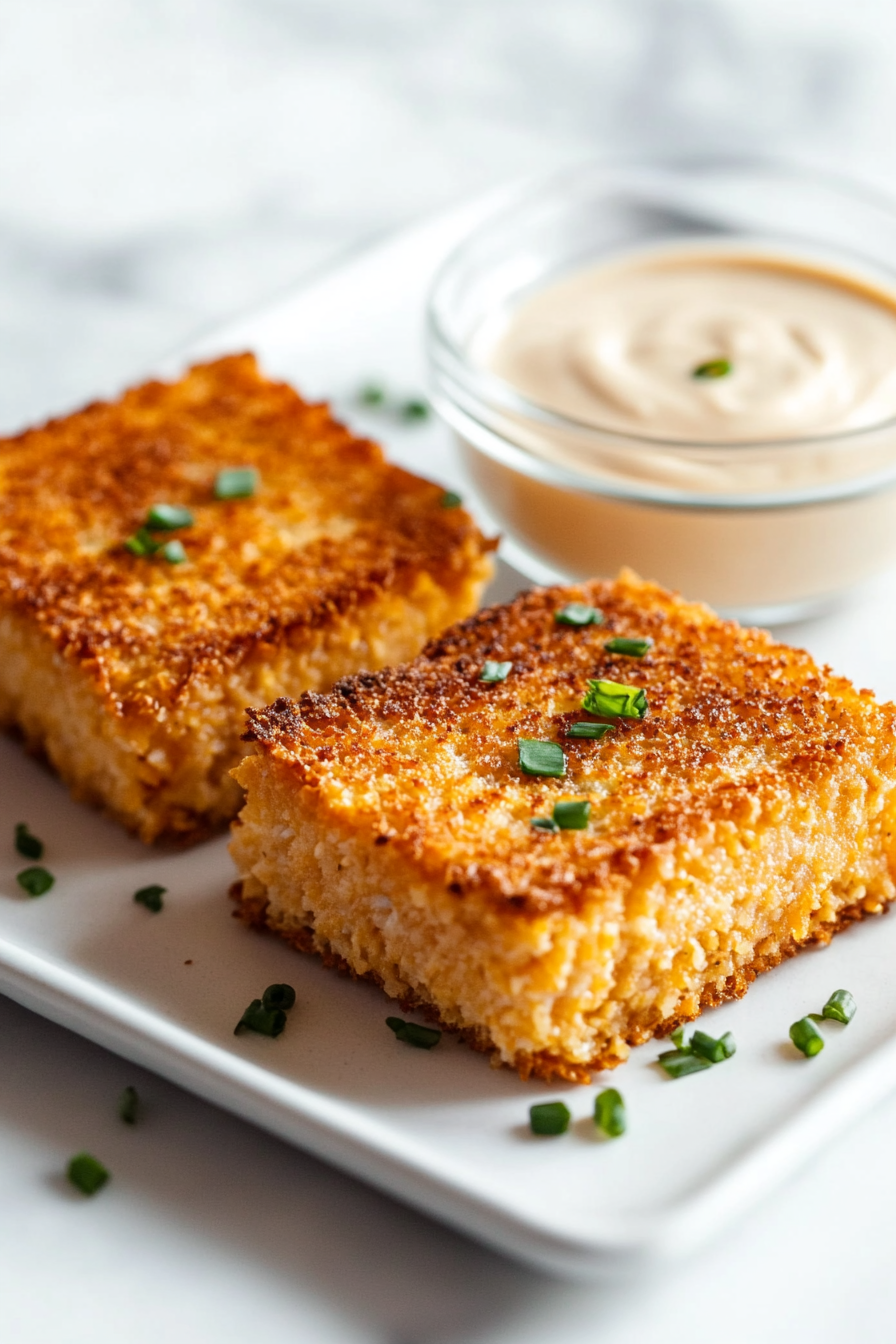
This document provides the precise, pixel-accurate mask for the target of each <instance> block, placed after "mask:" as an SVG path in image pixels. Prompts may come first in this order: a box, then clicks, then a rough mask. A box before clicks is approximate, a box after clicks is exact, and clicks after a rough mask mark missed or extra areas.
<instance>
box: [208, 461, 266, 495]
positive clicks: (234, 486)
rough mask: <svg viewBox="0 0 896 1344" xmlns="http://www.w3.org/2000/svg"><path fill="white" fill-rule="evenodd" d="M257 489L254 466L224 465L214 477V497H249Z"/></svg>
mask: <svg viewBox="0 0 896 1344" xmlns="http://www.w3.org/2000/svg"><path fill="white" fill-rule="evenodd" d="M257 489H258V472H257V471H256V470H255V468H254V467H224V468H223V470H221V471H219V472H218V474H217V476H216V477H215V484H214V496H215V499H250V498H251V496H252V495H254V494H255V491H256V490H257Z"/></svg>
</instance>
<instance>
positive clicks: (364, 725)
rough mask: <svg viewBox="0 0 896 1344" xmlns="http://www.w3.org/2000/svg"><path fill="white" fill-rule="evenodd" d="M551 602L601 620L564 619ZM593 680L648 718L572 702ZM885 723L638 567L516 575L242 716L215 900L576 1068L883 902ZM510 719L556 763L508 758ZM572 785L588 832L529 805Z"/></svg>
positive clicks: (892, 823)
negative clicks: (228, 854) (354, 665)
mask: <svg viewBox="0 0 896 1344" xmlns="http://www.w3.org/2000/svg"><path fill="white" fill-rule="evenodd" d="M570 602H578V603H584V604H586V605H590V606H593V607H595V608H597V609H599V610H600V612H601V613H602V615H603V623H602V624H596V623H593V624H589V625H586V626H570V625H565V624H562V623H560V622H558V620H557V619H556V618H557V613H558V611H559V610H560V609H561V608H563V607H564V606H565V605H566V604H568V603H570ZM618 639H623V640H626V639H628V640H641V641H643V640H646V641H649V643H648V647H647V650H646V652H645V653H644V654H643V656H641V657H633V656H631V655H630V654H627V653H625V652H621V651H620V649H622V650H624V649H626V648H629V647H631V646H627V645H625V644H623V645H619V644H616V643H615V641H616V640H618ZM608 646H609V647H608ZM638 647H643V646H638ZM486 661H493V662H501V663H510V664H511V668H510V671H509V672H508V674H507V676H506V679H505V680H503V681H501V682H498V683H489V682H484V681H482V680H481V672H482V669H483V665H484V663H485V662H486ZM596 680H603V681H609V682H612V683H615V684H616V685H618V686H624V687H629V688H631V689H632V690H636V691H637V690H642V691H643V692H644V694H645V696H646V700H647V710H646V713H645V714H644V716H643V717H638V715H637V714H633V715H632V717H618V716H616V717H614V716H613V715H612V714H606V713H604V714H603V715H601V713H600V712H598V711H596V712H595V713H589V712H588V711H586V710H584V709H583V707H582V706H583V701H584V700H585V697H586V693H587V692H588V689H589V685H590V683H591V682H593V681H596ZM592 703H593V702H592ZM601 721H603V722H607V723H609V724H610V725H611V727H610V730H609V731H608V732H607V733H606V735H604V736H603V737H601V738H600V740H597V739H596V738H587V737H577V736H570V735H569V730H570V728H571V727H572V725H573V724H575V723H579V722H590V723H599V722H601ZM894 729H896V709H894V707H893V706H892V705H882V704H878V703H877V702H876V701H875V699H874V697H873V695H872V694H871V692H869V691H859V690H856V689H855V688H854V687H853V686H852V685H851V684H850V683H849V682H848V681H847V680H845V679H844V678H841V677H837V676H834V675H833V674H832V673H831V672H830V670H829V669H827V668H819V667H818V666H817V665H816V664H815V663H814V662H813V660H812V658H811V657H810V656H809V655H808V654H807V653H804V652H802V651H801V650H798V649H792V648H789V647H786V646H785V645H782V644H779V643H777V642H775V640H773V639H772V637H771V636H770V635H768V634H767V633H765V632H763V631H760V630H751V629H745V628H742V627H741V626H739V625H737V624H735V623H733V622H730V621H725V620H722V619H721V618H719V617H718V616H716V615H715V614H714V613H713V612H712V611H710V610H709V609H708V608H707V607H704V606H701V605H699V604H695V603H688V602H684V601H682V600H681V599H680V598H679V597H677V596H676V595H674V594H671V593H668V592H666V591H664V590H662V589H661V588H659V587H657V586H655V585H653V584H650V583H645V582H642V581H641V580H639V579H638V578H637V577H636V576H635V575H633V574H631V573H625V572H624V573H623V574H622V575H620V577H619V578H618V579H617V580H616V581H614V582H611V581H595V582H590V583H585V584H582V585H579V586H576V587H568V588H552V589H543V590H537V591H533V592H530V593H527V594H524V595H522V596H521V597H519V598H517V599H516V601H514V602H512V603H510V604H508V605H505V606H500V607H493V608H491V609H488V610H485V611H481V612H479V613H478V614H477V615H475V616H472V617H471V618H470V619H468V620H466V621H464V622H462V623H461V624H458V625H455V626H454V627H453V628H452V629H450V630H448V631H446V632H445V633H444V634H443V635H441V636H440V637H439V638H437V639H436V640H434V641H433V642H431V643H430V644H429V645H428V646H427V647H426V649H425V650H424V651H423V653H422V654H421V655H420V656H419V657H418V658H416V659H414V660H413V661H411V662H409V663H407V664H405V665H404V666H402V667H397V668H392V669H388V670H385V671H380V672H376V673H371V674H362V675H358V676H354V677H350V678H347V679H345V680H343V681H340V682H339V683H337V685H336V686H335V687H334V688H333V690H332V691H331V692H329V693H328V694H324V695H320V694H309V695H305V696H303V697H301V698H300V699H299V700H298V701H295V700H290V699H279V700H277V701H275V702H273V703H272V704H271V705H270V706H269V707H267V708H265V709H260V710H253V711H252V712H250V714H249V728H248V733H247V738H248V740H249V742H250V743H251V749H252V754H251V755H249V756H247V758H246V759H245V760H244V761H243V763H242V765H241V766H240V767H239V768H238V770H237V771H236V772H235V774H236V777H237V779H238V780H239V782H240V784H241V785H242V787H243V788H244V789H245V790H246V802H245V806H244V808H243V810H242V812H241V814H240V816H239V819H238V822H237V824H236V825H235V827H234V833H233V840H232V845H231V849H232V853H233V856H234V859H235V860H236V864H237V867H238V869H239V872H240V875H241V880H240V883H239V884H238V888H237V890H236V897H237V900H238V902H239V904H240V909H241V911H242V913H243V915H244V917H245V918H246V919H247V920H248V921H249V922H254V923H256V924H259V923H261V924H264V925H266V926H267V927H269V928H271V929H273V930H274V931H275V932H277V933H279V934H280V935H281V936H283V937H285V938H287V939H288V940H290V941H291V942H292V943H293V944H294V945H296V946H297V947H300V948H302V949H304V950H311V951H315V952H317V953H318V954H319V955H321V956H323V957H324V958H325V960H327V961H328V962H329V963H331V964H334V965H336V966H339V967H341V968H342V969H345V970H348V971H350V972H351V973H352V974H354V975H359V976H368V977H370V978H372V979H374V980H375V981H377V982H378V983H379V984H381V985H382V987H383V988H384V990H385V991H386V993H387V994H389V995H391V996H392V997H394V998H396V999H399V1000H401V1001H403V1002H406V1003H411V1004H416V1005H417V1006H418V1007H421V1008H423V1009H424V1010H425V1011H428V1012H429V1013H430V1014H431V1015H433V1016H434V1017H436V1018H437V1019H438V1020H440V1021H441V1022H442V1023H443V1024H444V1025H445V1026H447V1027H451V1028H454V1029H456V1030H459V1031H461V1032H463V1033H465V1034H466V1035H467V1036H468V1038H469V1039H471V1040H472V1041H473V1043H474V1044H476V1045H477V1046H478V1047H479V1048H484V1049H488V1050H490V1051H491V1052H492V1053H493V1055H494V1057H495V1059H497V1060H498V1061H499V1062H502V1063H505V1064H509V1065H511V1066H513V1067H515V1068H517V1069H518V1070H519V1072H520V1074H521V1075H522V1076H524V1077H527V1076H536V1077H542V1078H545V1077H560V1078H566V1079H570V1080H573V1081H579V1082H581V1081H586V1080H587V1079H588V1078H589V1077H590V1075H591V1073H592V1071H594V1070H597V1069H604V1068H611V1067H613V1066H614V1065H616V1064H618V1063H619V1062H620V1061H622V1060H624V1059H625V1058H626V1056H627V1054H628V1052H629V1049H630V1047H631V1046H632V1045H636V1044H640V1043H641V1042H643V1041H646V1040H648V1039H649V1038H650V1037H651V1036H654V1035H665V1034H667V1033H668V1032H669V1031H671V1030H672V1029H673V1028H674V1027H675V1026H677V1025H679V1024H680V1023H682V1022H684V1021H687V1020H690V1019H693V1018H694V1017H696V1016H697V1015H698V1014H699V1013H700V1012H701V1011H702V1010H703V1009H705V1008H708V1007H712V1006H714V1005H716V1004H719V1003H721V1002H723V1001H724V1000H726V999H729V998H734V997H738V996H740V995H741V994H743V993H744V992H745V991H746V989H747V988H748V986H749V984H750V983H751V982H752V980H753V979H755V977H756V975H757V974H759V973H760V972H761V971H764V970H767V969H768V968H770V967H772V966H774V965H776V964H777V963H778V962H780V961H781V960H783V959H784V958H786V957H789V956H791V955H793V954H794V953H796V952H798V951H799V950H800V949H801V948H803V947H806V946H807V945H809V944H810V943H818V942H826V941H828V940H829V939H830V938H831V937H832V936H833V934H834V933H835V932H837V931H838V930H839V929H841V928H844V927H846V926H847V925H848V924H849V923H850V922H851V921H852V920H853V919H856V918H860V917H862V916H863V915H866V914H872V913H874V914H876V913H879V912H880V911H882V910H883V909H884V908H885V907H886V906H887V905H888V903H889V902H890V901H891V900H892V899H893V897H894V894H896V887H894V879H896V731H894ZM520 739H530V740H535V741H541V742H550V743H554V744H557V745H559V746H560V748H561V749H562V753H563V763H564V773H563V775H562V776H561V777H546V776H538V775H532V774H528V773H525V772H524V771H523V770H522V769H521V768H520V757H519V741H520ZM571 801H581V802H585V801H587V803H588V804H589V805H590V814H589V816H588V819H587V824H586V825H585V826H584V828H583V829H558V830H552V829H550V828H548V829H541V828H537V827H533V825H532V822H533V820H534V819H535V818H546V819H551V818H552V817H553V816H554V808H555V806H556V804H558V803H563V802H571ZM561 814H562V809H561Z"/></svg>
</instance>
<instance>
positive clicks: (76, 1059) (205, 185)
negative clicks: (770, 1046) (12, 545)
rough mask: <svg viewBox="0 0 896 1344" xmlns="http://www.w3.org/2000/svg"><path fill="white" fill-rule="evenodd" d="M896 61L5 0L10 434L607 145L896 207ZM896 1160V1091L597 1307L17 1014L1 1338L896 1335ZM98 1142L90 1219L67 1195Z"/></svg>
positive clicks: (797, 16)
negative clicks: (789, 174)
mask: <svg viewBox="0 0 896 1344" xmlns="http://www.w3.org/2000/svg"><path fill="white" fill-rule="evenodd" d="M894 64H896V5H894V4H893V0H851V2H850V3H849V4H844V3H843V0H814V2H813V3H812V4H811V5H810V4H808V3H804V0H789V3H788V2H787V0H783V2H782V0H550V2H549V3H545V2H544V0H537V2H536V0H451V2H450V3H449V2H448V0H78V3H73V0H0V430H13V429H16V428H19V427H21V426H22V425H24V424H26V423H27V422H29V421H30V420H32V419H36V418H40V417H44V416H46V415H47V414H50V413H53V412H58V411H63V410H66V409H69V408H70V407H71V406H73V405H74V404H77V403H78V402H83V401H84V400H87V399H89V398H90V397H92V396H95V395H97V394H102V393H107V392H112V391H114V390H115V389H116V388H118V387H120V386H121V385H122V384H123V383H124V382H126V381H127V380H129V379H131V378H132V377H134V376H136V375H139V374H140V373H141V372H142V370H143V369H144V368H145V367H147V366H148V365H149V364H150V363H152V362H154V361H155V360H156V359H157V358H158V356H160V355H161V354H163V353H165V351H167V350H168V349H170V348H172V347H175V346H177V345H180V344H182V343H183V342H184V341H185V340H186V339H188V338H189V337H190V336H191V335H193V334H194V333H196V332H197V331H199V330H201V329H202V328H204V327H208V326H209V325H210V324H213V323H214V322H216V321H217V320H220V319H222V318H226V317H229V316H231V315H233V314H234V313H235V312H237V311H239V310H241V309H245V308H247V307H250V306H252V305H255V304H258V303H259V302H261V301H263V300H264V299H266V298H267V297H269V296H272V295H274V294H276V293H277V292H278V291H280V290H282V289H283V288H284V287H285V286H287V285H289V284H292V283H294V282H296V281H297V280H300V279H301V278H302V277H303V276H307V275H310V274H311V273H313V271H314V270H315V268H316V267H318V266H319V265H321V264H322V263H323V262H324V261H326V260H328V259H330V258H334V257H336V256H338V254H339V253H340V252H341V251H344V250H345V249H347V248H349V247H352V246H355V245H357V244H359V243H361V242H363V240H365V239H367V238H374V237H377V236H381V235H382V234H383V233H385V232H387V231H389V230H390V229H392V228H395V227H397V226H399V225H401V224H403V223H406V222H408V221H410V220H412V219H415V218H418V217H421V216H423V215H424V214H426V213H427V212H430V211H433V210H437V209H439V208H441V207H443V206H447V205H450V204H453V203H455V202H456V201H458V200H460V199H462V198H464V197H466V196H469V195H471V194H473V193H475V192H477V191H479V190H482V189H484V188H488V187H491V186H494V185H497V184H498V183H500V182H502V181H504V180H507V179H509V178H512V177H514V176H517V175H519V174H521V173H526V172H530V171H535V170H542V169H546V168H550V167H552V166H557V165H560V164H563V163H566V162H569V161H572V160H575V159H576V158H580V157H582V156H583V155H587V154H593V153H599V152H604V151H608V150H612V151H615V152H618V151H620V150H638V149H642V150H650V149H657V148H662V149H669V148H674V149H677V150H701V149H722V150H724V149H757V150H774V151H777V152H780V153H786V154H788V155H790V156H792V157H793V156H795V157H798V158H799V159H801V160H803V161H804V162H807V163H815V164H824V165H828V166H832V167H835V168H839V169H843V170H847V171H849V172H851V173H853V174H858V175H861V176H864V177H865V178H867V179H869V180H871V181H875V182H877V183H878V184H880V185H883V186H888V187H890V188H896V79H894V76H893V70H894ZM892 917H893V916H891V918H892ZM126 1083H135V1084H136V1085H137V1087H138V1089H139V1091H140V1093H141V1095H142V1096H144V1097H145V1098H146V1103H147V1110H146V1116H145V1120H144V1122H143V1123H142V1124H141V1125H140V1126H138V1127H136V1128H134V1129H128V1128H127V1127H125V1126H123V1125H121V1124H120V1122H119V1121H117V1119H116V1118H115V1113H114V1106H115V1099H116V1098H117V1096H118V1094H119V1092H120V1091H121V1088H122V1087H123V1086H124V1085H125V1084H126ZM894 1138H896V1097H894V1098H893V1099H891V1100H890V1101H889V1102H888V1103H886V1104H885V1105H882V1106H880V1107H879V1108H878V1109H877V1110H876V1111H875V1112H874V1113H873V1114H871V1115H870V1116H868V1117H867V1118H866V1119H865V1121H864V1122H863V1123H862V1124H860V1125H857V1126H856V1127H855V1128H854V1129H853V1130H852V1132H851V1133H850V1134H849V1135H848V1137H847V1138H846V1139H845V1140H843V1141H841V1142H840V1143H838V1144H837V1145H836V1146H834V1147H832V1148H830V1149H829V1150H828V1151H827V1152H826V1153H825V1155H824V1156H823V1157H822V1158H820V1159H818V1160H816V1161H815V1162H814V1164H813V1166H812V1168H811V1169H810V1170H807V1171H804V1172H803V1173H802V1174H801V1175H800V1176H799V1177H798V1178H797V1179H795V1180H794V1181H793V1182H792V1183H791V1184H790V1185H789V1186H788V1187H787V1188H786V1189H784V1190H783V1191H781V1192H780V1193H779V1194H778V1195H777V1196H776V1197H775V1198H774V1200H773V1201H771V1202H768V1203H766V1204H765V1205H763V1206H762V1207H761V1209H760V1210H759V1211H758V1212H757V1213H755V1214H754V1215H753V1216H752V1217H751V1218H750V1219H749V1220H748V1221H747V1222H745V1223H743V1224H742V1225H741V1226H739V1227H738V1228H735V1229H734V1230H733V1231H731V1232H730V1233H729V1234H727V1235H726V1237H725V1238H723V1239H721V1240H720V1241H719V1243H718V1244H717V1245H715V1246H713V1247H712V1248H710V1249H709V1250H707V1251H705V1252H704V1253H703V1254H702V1255H701V1256H700V1257H699V1258H698V1259H695V1260H691V1261H687V1262H684V1263H682V1264H680V1265H678V1266H676V1267H674V1268H673V1269H672V1270H670V1271H667V1272H665V1273H651V1274H649V1275H640V1276H638V1277H635V1278H629V1279H627V1280H625V1281H615V1282H611V1283H606V1284H602V1285H598V1286H570V1285H568V1284H565V1283H562V1282H559V1281H555V1280H553V1279H550V1278H548V1277H546V1276H544V1275H541V1274H539V1273H537V1272H535V1271H533V1270H530V1269H527V1268H524V1267H521V1266H518V1265H516V1264H514V1263H512V1262H511V1261H509V1260H505V1259H503V1258H501V1257H500V1256H498V1255H496V1254H494V1253H492V1252H490V1251H487V1250H484V1249H482V1248H481V1247H480V1246H478V1245H476V1244H474V1243H473V1242H471V1241H467V1240H465V1239H464V1238H463V1237H461V1236H459V1235H457V1234H454V1233H452V1232H449V1231H447V1230H445V1229H444V1228H442V1227H440V1226H439V1225H438V1224H436V1223H434V1222H431V1221H429V1220H427V1219H426V1218H425V1217H423V1216H421V1215H419V1214H416V1213H413V1212H411V1211H409V1210H408V1209H406V1208H404V1207H402V1206H400V1205H398V1204H396V1203H392V1202H390V1201H389V1199H388V1198H386V1197H385V1196H383V1195H380V1194H377V1193H375V1192H373V1191H372V1190H370V1189H368V1188H366V1187H364V1186H363V1185H361V1184H359V1183H357V1182H356V1181H354V1180H352V1179H350V1178H348V1177H345V1176H343V1175H341V1174H339V1173H337V1172H335V1171H333V1170H331V1169H330V1168H328V1167H326V1166H324V1165H322V1164H321V1163H319V1162H317V1161H315V1160H313V1159H312V1158H310V1157H307V1156H305V1155H303V1154H302V1153H300V1152H297V1151H294V1150H292V1149H290V1148H288V1147H287V1146H286V1145H284V1144H282V1143H279V1142H278V1141H276V1140H274V1139H272V1138H270V1137H268V1136H267V1135H265V1134H263V1133H261V1132H259V1131H257V1130H255V1129H253V1128H252V1127H251V1126H249V1125H246V1124H244V1123H242V1122H240V1121H238V1120H236V1119H234V1118H232V1117H230V1116H228V1115H227V1114H225V1113H223V1112H220V1111H217V1110H215V1109H214V1108H213V1107H211V1106H208V1105H205V1104H203V1103H201V1102H199V1101H196V1100H194V1099H193V1098H191V1097H190V1096H188V1095H187V1094H185V1093H182V1092H180V1091H178V1090H177V1089H176V1088H175V1087H172V1086H171V1085H169V1084H167V1083H163V1082H162V1081H161V1080H159V1079H156V1078H154V1077H152V1076H151V1075H146V1074H143V1073H142V1072H141V1071H140V1070H138V1069H134V1068H132V1067H131V1066H130V1065H128V1064H127V1063H125V1062H124V1061H122V1060H120V1059H117V1058H116V1057H114V1056H112V1055H109V1054H107V1053H105V1052H104V1051H102V1050H100V1049H98V1048H96V1047H93V1046H91V1045H88V1044H87V1043H86V1042H84V1041H81V1040H80V1039H78V1038H77V1037H75V1036H73V1035H71V1034H70V1033H68V1032H66V1031H63V1030H62V1029H60V1028H57V1027H54V1026H51V1025H50V1024H49V1023H47V1022H44V1021H42V1020H41V1019H40V1018H38V1017H35V1016H33V1015H31V1014H29V1013H28V1012H26V1011H25V1010H24V1009H22V1008H20V1007H18V1006H16V1005H15V1004H12V1003H10V1002H9V1001H7V1000H3V999H0V1339H2V1340H3V1341H4V1344H7V1341H8V1344H48V1342H49V1341H53V1344H82V1341H83V1344H107V1342H108V1344H112V1342H113V1341H114V1342H115V1344H122V1342H126V1344H144V1341H146V1344H148V1342H149V1341H154V1342H155V1341H158V1340H160V1339H162V1340H173V1341H179V1340H181V1339H183V1340H190V1341H194V1342H195V1341H205V1340H210V1341H211V1340H214V1341H221V1342H222V1344H224V1342H226V1344H230V1342H231V1341H233V1342H234V1344H235V1342H236V1341H250V1340H251V1341H274V1340H276V1341H277V1344H293V1342H294V1341H302V1342H303V1344H304V1341H309V1342H310V1344H317V1341H320V1344H330V1342H331V1341H332V1344H349V1342H351V1344H355V1342H356V1341H357V1342H358V1344H360V1342H362V1341H363V1344H379V1342H380V1341H382V1342H383V1344H499V1342H500V1344H530V1341H531V1344H536V1341H537V1342H538V1344H544V1342H545V1341H550V1344H585V1341H588V1342H589V1344H591V1341H597V1340H600V1341H609V1342H611V1344H647V1342H648V1341H650V1342H652V1341H656V1340H660V1339H662V1340H663V1341H664V1342H665V1344H679V1341H680V1342H681V1344H684V1341H687V1342H688V1344H703V1342H704V1341H706V1342H707V1344H708V1341H710V1340H713V1341H715V1340H716V1339H718V1338H719V1337H723V1338H725V1339H726V1340H728V1341H731V1344H741V1342H742V1341H744V1342H745V1341H754V1340H756V1341H778V1340H781V1341H784V1340H787V1341H794V1340H796V1341H802V1340H807V1341H809V1340H811V1341H813V1344H828V1341H830V1344H835V1341H836V1344H844V1341H846V1344H851V1341H853V1340H862V1341H877V1340H885V1339H886V1340H890V1339H892V1338H893V1334H894V1326H893V1319H894V1314H896V1274H894V1269H893V1255H894V1250H896V1152H894ZM82 1147H87V1148H90V1149H92V1150H94V1151H96V1152H98V1153H100V1154H101V1155H102V1156H103V1158H104V1160H105V1161H106V1162H107V1165H108V1166H109V1167H110V1168H111V1169H112V1171H113V1173H114V1179H113V1181H112V1182H111V1184H110V1185H109V1186H108V1187H107V1189H106V1190H105V1191H104V1192H103V1193H102V1195H101V1196H99V1197H97V1198H96V1199H95V1200H93V1201H86V1200H84V1199H82V1198H80V1197H78V1196H76V1195H75V1194H74V1193H73V1192H71V1191H70V1190H69V1189H68V1188H67V1187H66V1185H65V1183H64V1181H63V1180H62V1178H61V1173H62V1171H63V1170H64V1167H65V1164H66V1161H67V1159H68V1157H69V1156H70V1155H71V1153H72V1152H74V1151H76V1150H77V1149H80V1148H82ZM669 1160H670V1162H674V1160H675V1154H674V1152H670V1154H669Z"/></svg>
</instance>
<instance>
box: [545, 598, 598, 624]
mask: <svg viewBox="0 0 896 1344" xmlns="http://www.w3.org/2000/svg"><path fill="white" fill-rule="evenodd" d="M554 620H555V621H556V622H557V624H558V625H579V626H581V625H603V620H604V614H603V612H602V611H598V609H597V607H590V606H589V605H588V603H587V602H567V604H566V606H565V607H561V608H560V610H559V611H555V612H554Z"/></svg>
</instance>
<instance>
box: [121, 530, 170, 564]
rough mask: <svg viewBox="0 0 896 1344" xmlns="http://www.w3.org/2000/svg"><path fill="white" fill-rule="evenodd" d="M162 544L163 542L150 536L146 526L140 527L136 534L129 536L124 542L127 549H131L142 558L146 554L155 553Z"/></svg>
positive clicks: (131, 551)
mask: <svg viewBox="0 0 896 1344" xmlns="http://www.w3.org/2000/svg"><path fill="white" fill-rule="evenodd" d="M161 546H162V543H161V542H160V541H156V540H155V538H154V537H152V536H150V534H149V532H148V531H147V529H146V528H145V527H141V528H138V529H137V531H136V532H135V533H134V535H133V536H132V537H128V539H127V541H126V542H125V543H124V548H125V550H126V551H130V553H131V555H137V556H140V557H141V558H142V557H143V556H146V555H155V553H156V551H158V550H159V549H160V548H161Z"/></svg>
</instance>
